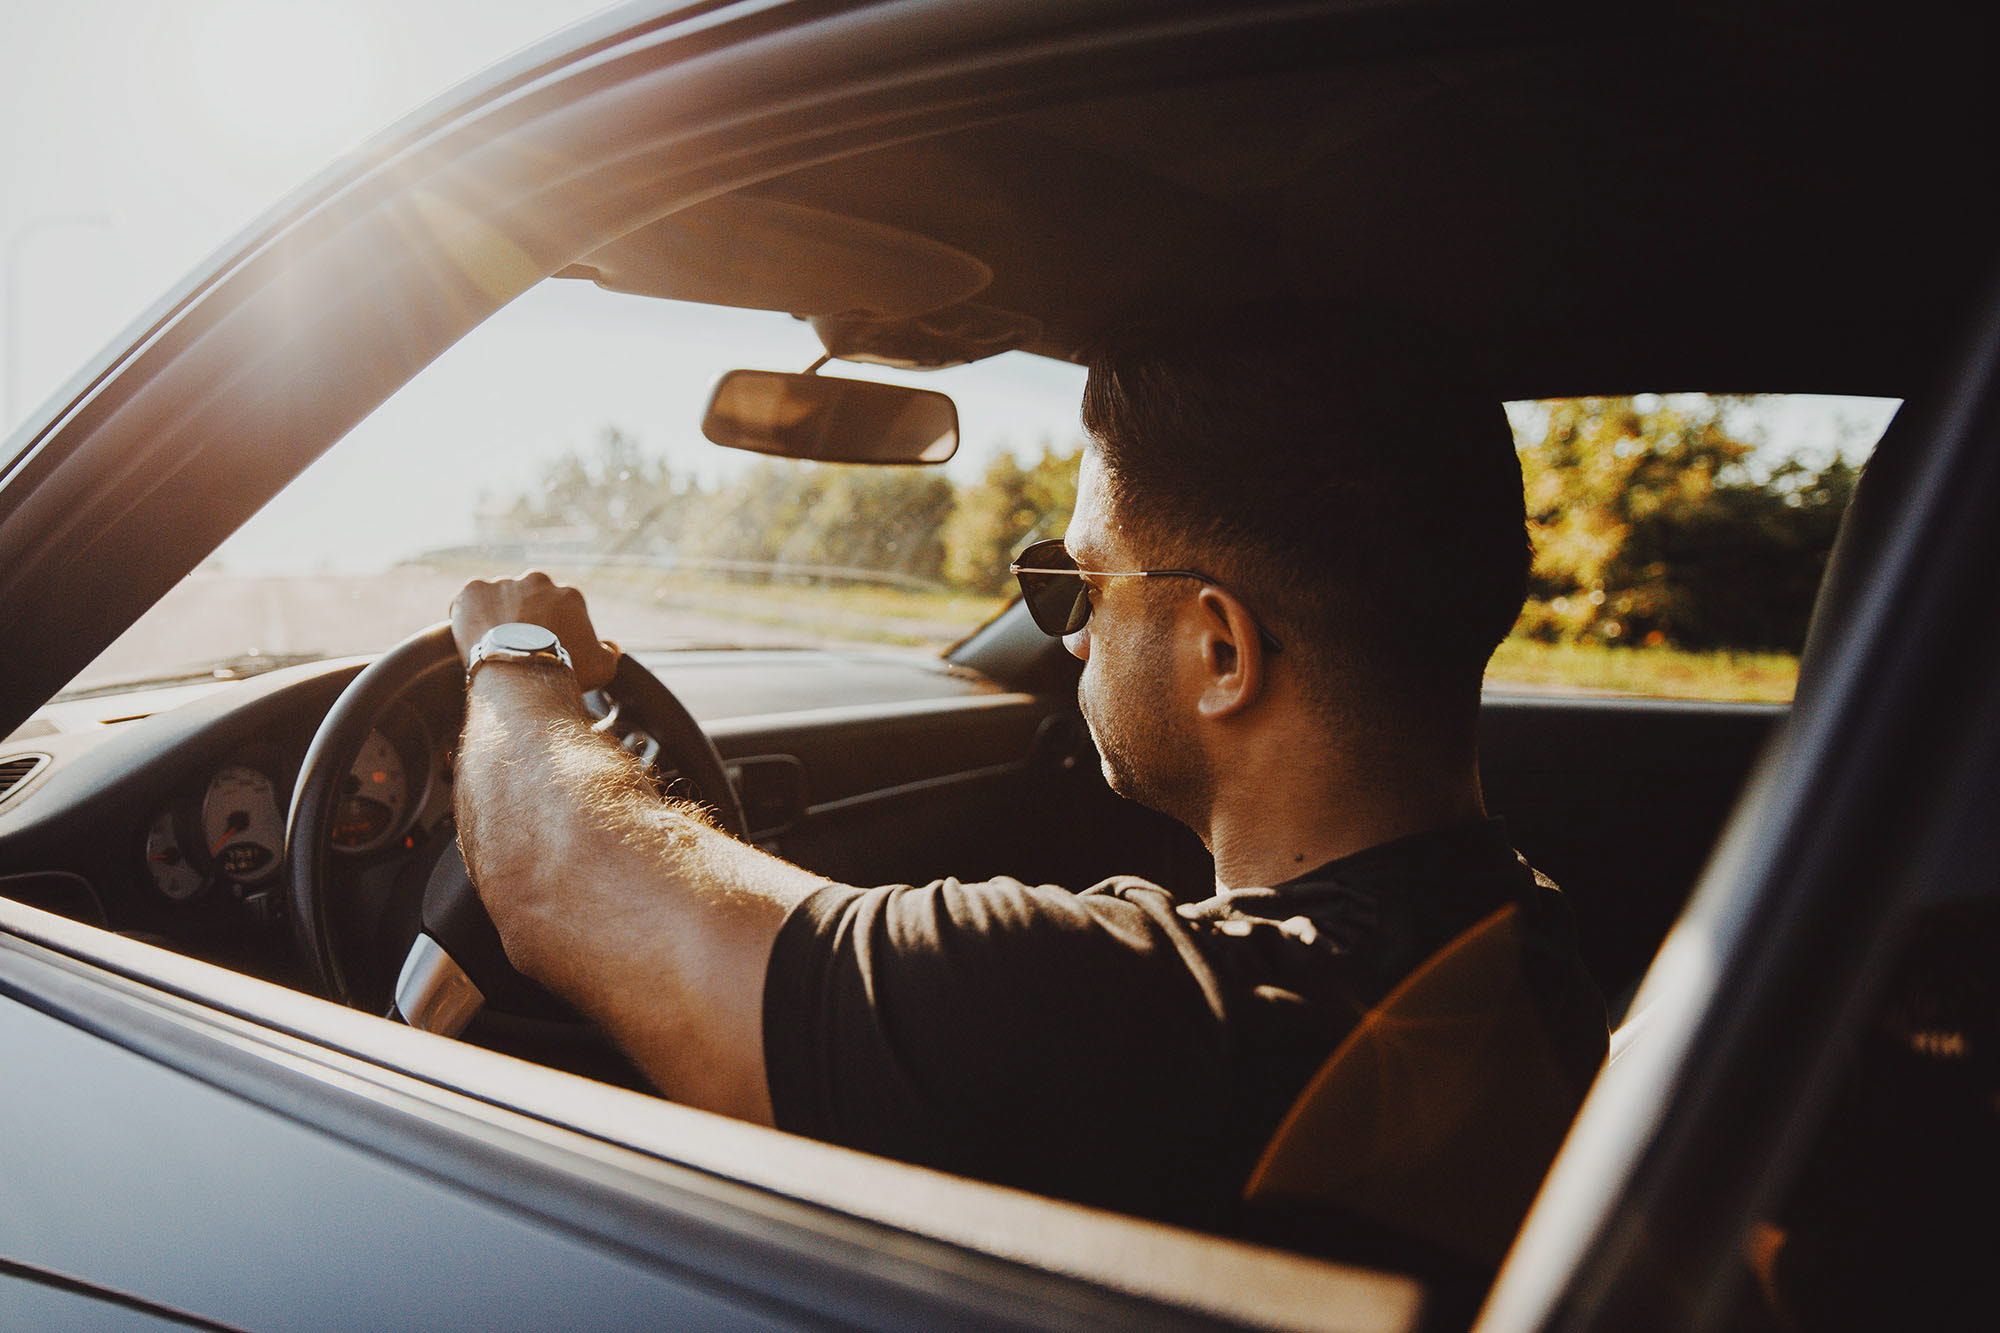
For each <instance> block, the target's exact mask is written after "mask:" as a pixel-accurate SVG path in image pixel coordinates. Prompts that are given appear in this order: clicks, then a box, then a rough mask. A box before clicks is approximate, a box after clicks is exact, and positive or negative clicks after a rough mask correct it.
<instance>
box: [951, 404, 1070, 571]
mask: <svg viewBox="0 0 2000 1333" xmlns="http://www.w3.org/2000/svg"><path fill="white" fill-rule="evenodd" d="M1082 453H1083V448H1082V446H1081V445H1077V446H1073V447H1071V448H1069V449H1066V450H1065V449H1058V448H1056V447H1055V445H1054V444H1053V443H1051V442H1050V441H1047V440H1044V441H1043V442H1042V445H1041V452H1040V454H1039V455H1038V456H1037V457H1036V458H1035V460H1034V461H1033V462H1032V463H1030V464H1028V465H1027V466H1026V467H1023V466H1022V465H1021V462H1020V460H1019V459H1017V458H1015V457H1014V455H1013V453H1012V451H1010V450H1007V449H1001V450H999V451H998V452H996V453H995V454H994V456H993V459H992V461H991V462H989V463H988V464H987V465H986V471H985V473H984V474H983V475H982V476H981V477H980V479H979V480H978V481H976V482H974V483H972V484H971V485H969V486H966V487H964V488H962V489H961V490H960V492H959V496H958V504H957V506H956V508H954V509H953V511H952V514H951V518H950V521H949V522H947V523H946V524H945V528H944V575H945V578H946V580H947V581H948V582H950V583H951V584H952V585H953V586H955V587H960V588H965V589H968V590H970V591H974V592H986V593H1001V592H1005V591H1006V590H1007V588H1008V587H1009V586H1010V584H1009V579H1010V576H1009V575H1008V573H1007V564H1008V562H1009V561H1010V560H1012V559H1013V557H1014V553H1015V552H1016V551H1018V550H1020V549H1021V547H1022V546H1023V545H1024V544H1025V543H1026V542H1027V541H1028V539H1029V538H1030V537H1037V536H1040V537H1053V536H1060V535H1061V534H1062V531H1063V529H1064V528H1065V527H1067V526H1068V525H1069V519H1070V515H1071V513H1072V512H1074V510H1075V509H1076V468H1077V460H1078V459H1079V458H1080V457H1081V456H1082Z"/></svg>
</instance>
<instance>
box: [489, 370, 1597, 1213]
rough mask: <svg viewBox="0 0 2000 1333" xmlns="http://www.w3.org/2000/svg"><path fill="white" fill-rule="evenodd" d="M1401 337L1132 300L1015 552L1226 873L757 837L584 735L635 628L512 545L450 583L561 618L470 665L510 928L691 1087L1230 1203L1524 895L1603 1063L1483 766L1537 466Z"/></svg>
mask: <svg viewBox="0 0 2000 1333" xmlns="http://www.w3.org/2000/svg"><path fill="white" fill-rule="evenodd" d="M1418 352H1419V349H1417V348H1416V347H1413V346H1410V345H1406V344H1405V343H1403V342H1402V341H1401V340H1398V339H1393V338H1389V337H1386V336H1385V337H1382V338H1378V339H1376V340H1375V341H1374V342H1372V343H1363V342H1361V341H1359V340H1353V339H1334V338H1331V337H1326V338H1318V339H1310V340H1303V341H1300V340H1292V339H1281V338H1278V337H1275V336H1262V337H1259V336H1256V335H1254V334H1253V335H1242V334H1239V335H1237V336H1234V337H1225V336H1223V335H1222V334H1220V333H1209V334H1204V335H1189V334H1187V333H1186V332H1185V331H1161V330H1151V331H1147V330H1139V331H1135V332H1133V333H1131V334H1128V335H1126V336H1124V337H1121V338H1118V339H1116V340H1113V341H1111V342H1108V343H1107V344H1105V345H1104V346H1103V347H1101V348H1100V349H1098V351H1097V352H1096V353H1095V354H1094V355H1093V356H1092V357H1091V358H1090V366H1089V369H1090V374H1089V380H1088V383H1087V386H1086V389H1085V392H1084V402H1083V420H1084V425H1085V427H1086V429H1087V431H1088V433H1089V436H1090V445H1089V447H1088V449H1087V450H1086V452H1085V454H1084V456H1083V459H1082V463H1081V473H1080V476H1079V484H1078V491H1077V501H1076V510H1075V517H1074V520H1073V521H1072V523H1071V525H1070V527H1069V530H1068V532H1067V533H1066V534H1065V535H1064V536H1063V537H1062V538H1061V539H1060V540H1059V541H1049V542H1041V543H1037V544H1035V545H1033V546H1031V547H1029V548H1028V549H1027V550H1026V551H1024V552H1022V553H1021V555H1020V556H1019V557H1018V558H1017V561H1016V570H1017V574H1018V577H1019V578H1020V581H1021V585H1022V589H1023V593H1024V596H1025V597H1026V599H1027V602H1028V608H1029V610H1030V612H1031V613H1032V614H1033V616H1034V618H1035V620H1036V623H1037V624H1038V625H1039V626H1040V627H1041V628H1042V629H1043V630H1045V631H1046V632H1048V633H1051V634H1055V635H1060V636H1062V638H1063V641H1064V643H1065V645H1066V646H1067V647H1068V648H1069V650H1070V651H1071V652H1072V653H1073V654H1075V656H1076V657H1078V658H1079V659H1081V660H1082V663H1083V666H1082V674H1081V677H1080V680H1079V685H1078V700H1079V704H1080V706H1081V709H1082V713H1083V716H1084V718H1085V720H1086V721H1087V722H1088V724H1089V727H1090V731H1091V735H1092V737H1093V738H1094V740H1095V741H1096V744H1097V748H1098V750H1099V752H1100V754H1101V756H1102V762H1103V771H1104V777H1105V779H1106V781H1107V782H1108V783H1109V784H1110V785H1111V787H1112V788H1113V789H1114V790H1115V791H1117V792H1119V793H1120V794H1122V795H1124V796H1126V797H1129V798H1131V799H1132V800H1135V801H1139V802H1141V803H1143V804H1145V805H1147V806H1150V807H1152V808H1153V809H1156V810H1159V811H1161V812H1163V813H1165V814H1167V815H1169V816H1171V817H1173V818H1174V819H1176V820H1178V821H1180V822H1181V823H1183V824H1185V825H1186V826H1187V827H1188V828H1190V829H1191V830H1193V831H1194V832H1195V833H1196V834H1197V835H1198V836H1199V837H1200V838H1201V840H1202V842H1203V844H1204V845H1205V846H1206V847H1207V848H1208V850H1209V851H1210V853H1212V855H1213V857H1214V864H1215V892H1214V895H1213V896H1212V897H1209V898H1208V899H1206V900H1205V901H1201V902H1190V903H1177V902H1176V901H1175V899H1174V898H1173V896H1172V895H1171V894H1170V893H1169V892H1168V891H1167V890H1165V889H1163V888H1160V887H1158V886H1155V885H1153V884H1150V883H1147V882H1145V881H1143V880H1139V879H1136V878H1130V877H1119V878H1114V879H1111V880H1107V881H1105V882H1103V883H1101V884H1098V885H1096V886H1094V887H1091V888H1089V889H1087V890H1085V891H1083V892H1074V891H1072V890H1071V889H1069V888H1061V887H1055V886H1048V885H1040V886H1037V885H1028V884H1023V883H1019V882H1016V881H1013V880H1010V879H999V880H992V881H986V882H980V883H962V882H959V881H957V880H954V879H945V880H941V881H937V882H934V883H931V884H927V885H921V886H911V885H888V886H879V887H855V886H849V885H843V884H834V883H829V882H828V881H827V880H826V879H825V878H824V877H823V876H820V875H816V874H814V873H812V872H811V871H809V870H806V869H804V868H801V867H799V866H795V865H791V864H789V863H787V862H785V861H783V860H781V859H779V858H778V857H775V856H772V855H770V854H768V853H766V852H764V851H762V850H760V849H758V848H756V847H753V846H750V845H748V844H746V843H744V842H742V841H739V840H738V839H736V838H733V837H731V836H729V835H727V834H725V833H723V832H720V831H719V830H717V829H716V828H714V827H713V826H712V825H711V824H710V823H709V822H708V821H707V820H706V819H705V818H704V817H703V814H702V812H701V810H700V809H699V808H698V807H695V806H693V805H690V804H686V803H679V802H674V801H662V800H661V798H660V797H659V795H658V793H657V789H656V788H655V786H654V785H653V783H652V781H651V779H650V778H649V776H648V774H647V773H646V771H645V770H644V769H643V767H642V766H641V765H640V763H639V761H638V760H636V759H635V758H634V757H633V756H631V755H630V754H628V753H626V752H624V751H623V750H621V749H620V748H618V747H617V746H616V745H615V744H613V743H611V742H610V741H609V740H607V739H606V738H604V737H602V736H600V735H598V734H596V733H594V732H592V730H591V729H590V723H591V718H590V717H589V715H588V714H587V713H586V712H585V711H584V709H583V707H582V704H581V698H580V695H581V692H582V691H585V690H588V689H591V688H594V687H597V686H601V685H603V684H605V683H606V682H608V681H609V680H610V678H611V675H612V671H613V668H614V665H615V659H614V657H613V651H614V650H612V649H610V648H609V647H607V646H606V645H604V644H602V643H600V642H599V640H598V637H597V634H596V631H595V630H594V628H593V627H592V625H591V621H590V618H589V615H588V612H587V611H586V608H585V605H584V600H583V597H582V595H581V594H580V593H579V592H577V591H576V590H574V589H571V588H566V587H562V586H559V585H557V584H555V583H553V582H552V581H550V580H549V579H548V578H547V577H546V576H543V575H540V574H528V575H525V576H523V577H521V578H519V579H515V580H502V581H499V582H493V583H487V582H474V583H471V584H468V585H467V586H466V588H465V589H464V591H463V592H461V593H460V594H459V596H458V598H457V600H456V601H455V603H454V604H453V608H452V623H453V629H454V632H455V634H456V637H457V641H458V644H459V648H460V651H461V654H463V655H467V656H468V657H470V656H472V655H473V650H474V649H475V647H476V646H477V645H479V644H480V643H481V641H482V639H483V638H485V636H487V635H488V634H489V632H491V631H493V630H494V629H495V627H498V626H504V625H508V624H510V623H514V622H528V623H531V624H536V625H542V626H546V627H547V628H549V629H551V630H553V631H555V632H556V634H557V635H558V636H559V637H560V639H561V641H562V643H563V644H564V645H565V646H566V647H567V650H568V656H569V664H568V665H567V666H565V665H563V664H562V663H560V662H557V661H555V660H553V659H552V658H547V659H542V660H528V661H484V662H482V663H481V664H480V666H479V669H477V670H476V671H474V672H473V673H472V675H471V676H470V678H469V683H468V703H467V711H466V724H465V735H464V739H463V743H462V746H461V749H460V752H459V758H458V767H457V789H456V803H457V815H458V828H459V839H460V844H461V847H462V849H463V851H464V854H465V860H466V863H467V866H468V867H469V869H470V871H471V873H472V877H473V880H474V882H475V883H476V885H477V886H478V889H479V892H480V895H481V897H482V899H483V900H484V902H485V903H486V905H487V907H488V909H489V910H490V912H491V914H492V917H493V920H494V922H495V924H496V925H497V926H498V928H499V931H500V934H501V938H502V940H503V941H504V943H505V945H506V949H507V954H508V957H509V959H510V960H511V961H512V962H513V963H514V964H515V965H516V966H517V967H518V968H519V969H520V970H521V971H522V972H524V973H526V974H527V975H529V976H531V977H533V978H535V979H536V980H538V981H540V982H541V983H543V984H544V985H545V986H547V987H548V988H549V989H550V990H552V991H554V992H555V993H557V994H558V995H560V996H562V997H563V998H565V999H566V1000H568V1001H569V1002H571V1003H572V1004H573V1005H575V1006H576V1008H577V1009H579V1010H580V1011H581V1012H583V1013H584V1014H585V1015H587V1016H588V1017H590V1018H591V1019H593V1020H595V1021H596V1022H597V1023H599V1024H600V1025H601V1026H602V1027H603V1028H604V1030H605V1031H606V1032H607V1033H608V1034H609V1035H610V1036H611V1037H612V1039H613V1040H615V1041H616V1042H617V1043H618V1045H619V1046H620V1047H621V1048H622V1049H623V1050H624V1051H625V1052H626V1053H627V1054H628V1055H629V1056H630V1057H631V1059H632V1060H633V1061H634V1062H635V1063H636V1064H637V1066H638V1067H639V1068H640V1069H641V1070H642V1071H643V1072H644V1073H645V1074H646V1076H647V1077H648V1078H650V1079H651V1080H652V1081H653V1082H654V1083H655V1084H656V1085H657V1086H658V1088H659V1089H660V1091H661V1092H663V1093H664V1094H665V1095H667V1096H669V1097H671V1098H673V1099H675V1100H677V1101H681V1102H685V1103H688V1104H690V1105H693V1106H699V1107H704V1108H707V1109H710V1110H714V1111H719V1112H723V1113H726V1114H729V1115H734V1116H739V1117H742V1118H744V1119H748V1120H753V1121H757V1122H760V1123H764V1124H774V1125H776V1126H778V1127H779V1128H781V1129H787V1130H791V1131H794V1132H798V1133H802V1134H807V1135H811V1136H814V1137H818V1138H822V1139H827V1140H831V1141H834V1142H838V1143H843V1144H847V1145H850V1146H853V1147H857V1148H861V1149H865V1150H868V1151H872V1152H877V1153H882V1154H885V1155H889V1156H894V1157H898V1158H902V1159H905V1160H908V1161H913V1162H918V1163H922V1164H925V1165H929V1166H933V1167H938V1168H941V1169H944V1170H948V1171H953V1172H958V1173H962V1174H966V1175H971V1176H977V1177H981V1178H984V1179H988V1180H993V1181H998V1182H1001V1183H1005V1184H1010V1185H1015V1186H1019V1187H1023V1188H1027V1189H1031V1190H1036V1191H1040V1192H1043V1193H1047V1194H1052V1195H1057V1196H1061V1197H1065V1198H1070V1199H1075V1200H1079V1201H1082V1202H1086V1203H1092V1204H1097V1205H1101V1206H1106V1207H1111V1208H1116V1209H1120V1210H1124V1211H1128V1212H1133V1213H1138V1214H1142V1215H1145V1216H1150V1217H1155V1218H1160V1219H1163V1220H1169V1221H1174V1222H1180V1223H1185V1224H1191V1225H1197V1226H1205V1227H1214V1228H1222V1229H1228V1228H1229V1227H1230V1226H1231V1225H1232V1218H1233V1213H1234V1210H1235V1208H1236V1205H1237V1200H1238V1197H1239V1195H1240V1193H1241V1190H1242V1187H1243V1183H1244V1180H1245V1178H1246V1175H1247V1174H1248V1172H1249V1171H1250V1168H1251V1166H1252V1164H1253V1163H1254V1162H1255V1160H1256V1157H1257V1154H1258V1153H1259V1151H1260V1150H1261V1149H1262V1147H1263V1146H1264V1144H1265V1143H1266V1142H1267V1141H1268V1140H1269V1139H1270V1137H1271V1135H1272V1133H1273V1131H1274V1129H1275V1128H1276V1126H1277V1125H1278V1123H1279V1122H1280V1120H1281V1119H1282V1118H1283V1116H1284V1114H1285V1112H1286V1110H1287V1108H1288V1107H1289V1106H1290V1105H1291V1104H1292V1102H1293V1101H1294V1099H1295V1098H1296V1097H1297V1096H1298V1094H1299V1092H1300V1089H1301V1088H1302V1087H1303V1086H1304V1085H1305V1084H1306V1083H1307V1081H1308V1080H1309V1079H1310V1078H1311V1076H1312V1075H1313V1073H1314V1071H1315V1070H1316V1069H1317V1068H1318V1067H1319V1066H1320V1065H1321V1064H1322V1063H1323V1062H1324V1061H1325V1060H1326V1058H1327V1056H1328V1054H1329V1053H1330V1052H1332V1051H1333V1050H1334V1048H1335V1047H1336V1046H1337V1045H1338V1044H1339V1043H1340V1041H1341V1039H1342V1038H1343V1037H1344V1036H1346V1035H1347V1034H1348V1033H1349V1032H1351V1031H1352V1030H1353V1029H1354V1027H1355V1025H1356V1023H1357V1022H1358V1021H1359V1019H1360V1018H1361V1016H1362V1015H1364V1014H1365V1013H1366V1012H1367V1011H1368V1010H1369V1008H1370V1007H1371V1006H1373V1005H1375V1004H1377V1003H1378V1002H1379V1001H1380V1000H1381V999H1382V998H1383V996H1384V995H1386V994H1387V993H1389V992H1390V991H1391V990H1392V989H1393V988H1394V987H1395V986H1396V984H1397V983H1398V982H1399V981H1400V980H1402V979H1403V978H1405V977H1406V976H1408V975H1409V974H1410V973H1411V972H1412V971H1413V969H1415V968H1416V967H1417V966H1418V965H1419V964H1421V963H1422V962H1423V961H1424V960H1425V959H1426V958H1428V957H1430V956H1431V955H1433V954H1434V953H1436V952H1437V951H1438V950H1439V949H1441V948H1442V947H1444V946H1445V945H1447V944H1449V943H1450V942H1451V941H1452V940H1453V939H1454V938H1456V937H1458V936H1460V935H1461V934H1462V933H1463V932H1465V931H1466V930H1468V929H1469V928H1470V927H1472V926H1474V925H1475V924H1476V923H1478V922H1479V921H1481V920H1482V919H1484V918H1486V917H1488V916H1489V915H1490V914H1492V913H1493V912H1495V911H1496V910H1498V909H1501V908H1504V907H1506V906H1508V905H1510V904H1511V905H1513V906H1515V907H1517V908H1518V909H1519V913H1520V921H1521V922H1522V928H1523V931H1524V938H1525V939H1526V941H1527V949H1526V952H1527V954H1528V955H1529V963H1530V966H1531V970H1532V976H1531V981H1532V982H1533V986H1532V989H1533V991H1534V993H1535V996H1536V1001H1537V1006H1538V1008H1539V1010H1540V1012H1541V1015H1542V1018H1543V1021H1544V1022H1545V1023H1546V1025H1547V1029H1548V1032H1549V1035H1550V1038H1551V1040H1552V1042H1553V1044H1554V1047H1555V1049H1556V1050H1557V1051H1558V1052H1560V1053H1561V1055H1562V1063H1563V1065H1564V1067H1565V1070H1566V1075H1567V1077H1569V1078H1571V1079H1573V1080H1574V1081H1575V1086H1576V1088H1578V1089H1579V1090H1580V1089H1581V1087H1582V1086H1583V1085H1584V1084H1586V1083H1587V1082H1588V1080H1589V1078H1590V1077H1591V1076H1592V1074H1593V1073H1594V1070H1595V1066H1596V1063H1597V1061H1598V1060H1599V1059H1600V1058H1601V1055H1602V1052H1603V1047H1604V1011H1603V1006H1602V1002H1601V1000H1600V999H1599V997H1598V995H1597V993H1596V991H1595V989H1594V988H1593V986H1592V984H1591V982H1590V980H1589V979H1588V977H1587V976H1586V974H1585V973H1584V970H1583V968H1582V966H1581V963H1580V962H1579V960H1578V957H1577V953H1576V946H1575V943H1574V940H1573V937H1572V931H1571V926H1570V922H1569V918H1568V912H1567V908H1566V906H1565V905H1564V904H1563V902H1562V900H1561V897H1560V895H1559V894H1558V893H1557V891H1556V889H1555V887H1554V885H1552V884H1551V883H1549V882H1548V881H1547V880H1546V879H1544V878H1543V877H1541V876H1540V875H1539V874H1537V873H1536V872H1535V871H1533V870H1531V869H1530V868H1529V867H1528V865H1527V864H1526V862H1525V861H1524V860H1522V859H1521V858H1520V857H1519V856H1518V854H1517V853H1516V852H1515V851H1514V850H1513V848H1512V847H1511V846H1510V844H1509V842H1508V839H1507V835H1506V832H1505V830H1504V828H1503V827H1502V826H1501V825H1500V824H1499V822H1498V821H1496V820H1491V819H1488V818H1487V817H1486V813H1485V809H1484V806H1483V803H1482V799H1481V793H1480V784H1479V772H1478V756H1477V749H1476V726H1477V719H1478V712H1479V695H1480V682H1481V677H1482V675H1483V672H1484V669H1485V664H1486V661H1487V658H1488V657H1489V656H1490V655H1491V653H1492V651H1493V648H1494V647H1495V645H1496V644H1497V643H1498V642H1499V641H1500V639H1501V638H1503V637H1504V636H1505V635H1506V633H1507V632H1508V630H1509V628H1510V627H1511V625H1512V622H1513V620H1514V618H1515V616H1516V615H1517V614H1518V612H1519V610H1520V607H1521V604H1522V600H1523V597H1524V595H1525V588H1526V577H1527V569H1528V561H1529V551H1528V546H1527V541H1526V537H1525V531H1524V518H1523V503H1522V493H1521V474H1520V467H1519V463H1518V460H1517V458H1516V455H1515V453H1514V450H1513V448H1512V445H1511V439H1510V435H1509V432H1508V429H1507V425H1506V422H1505V420H1504V418H1503V416H1502V414H1501V411H1500V409H1499V406H1498V405H1497V403H1495V402H1493V401H1491V400H1490V399H1482V398H1480V397H1478V396H1476V395H1472V394H1467V393H1458V392H1453V391H1449V390H1444V389H1440V387H1439V386H1438V385H1436V384H1427V385H1426V384H1413V383H1412V382H1411V380H1410V375H1409V372H1408V371H1407V370H1405V369H1404V368H1405V367H1407V366H1411V365H1424V364H1427V363H1429V364H1434V361H1435V359H1434V358H1428V359H1427V358H1424V357H1421V356H1420V355H1418Z"/></svg>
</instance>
